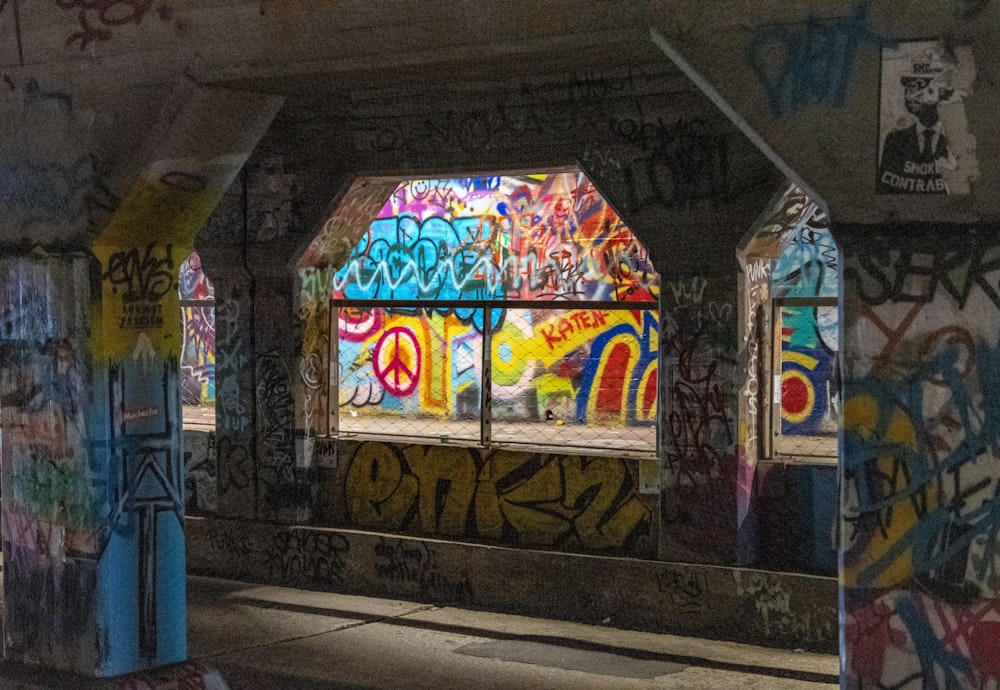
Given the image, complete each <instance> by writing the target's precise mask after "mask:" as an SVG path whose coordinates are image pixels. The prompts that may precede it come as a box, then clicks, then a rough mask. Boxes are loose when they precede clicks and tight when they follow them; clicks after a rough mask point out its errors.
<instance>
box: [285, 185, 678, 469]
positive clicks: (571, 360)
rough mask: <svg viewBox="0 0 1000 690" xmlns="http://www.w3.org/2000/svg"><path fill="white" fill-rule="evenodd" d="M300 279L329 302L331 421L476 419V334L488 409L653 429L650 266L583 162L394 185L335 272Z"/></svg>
mask: <svg viewBox="0 0 1000 690" xmlns="http://www.w3.org/2000/svg"><path fill="white" fill-rule="evenodd" d="M300 275H301V283H302V291H303V298H304V299H303V300H302V301H303V303H304V304H305V305H309V304H311V303H313V302H314V301H316V300H318V299H320V298H321V296H322V295H324V294H326V295H329V296H331V297H333V298H334V299H336V300H342V302H340V304H341V305H342V306H340V308H339V310H338V316H337V320H336V326H337V334H338V343H337V350H338V353H339V369H340V372H339V374H340V376H339V398H340V399H339V404H340V407H341V419H342V420H343V421H342V423H343V424H347V425H351V424H352V423H354V420H355V419H356V418H365V417H368V418H371V417H375V416H383V417H384V416H387V415H388V416H407V415H409V416H413V415H421V416H430V417H436V418H438V419H440V420H442V421H449V422H454V421H457V420H476V419H478V417H479V415H480V414H481V411H482V407H481V404H482V399H483V393H484V391H483V390H482V386H483V383H482V382H483V380H484V372H483V342H484V340H483V334H484V331H486V330H489V331H490V336H491V351H490V352H489V353H487V354H488V355H489V356H488V357H487V360H488V362H489V367H490V370H491V372H490V373H491V376H492V378H491V380H492V386H491V390H490V391H488V394H489V395H490V397H491V402H492V408H493V413H494V415H495V419H496V420H498V421H500V422H510V423H514V422H527V421H539V420H543V421H544V420H555V419H558V420H559V421H560V422H561V423H563V422H564V423H566V424H591V425H592V424H606V425H611V426H617V425H621V426H633V427H647V428H649V429H652V428H653V427H654V426H655V419H656V401H657V385H658V384H657V379H658V376H657V355H658V351H659V316H658V312H657V310H656V299H657V297H658V295H659V289H660V288H659V276H658V275H657V273H656V272H655V270H654V269H653V267H652V264H651V262H650V260H649V257H648V254H647V252H646V249H645V248H644V247H643V246H642V245H641V244H640V243H639V242H638V240H637V239H636V238H635V237H634V235H632V233H631V231H630V230H629V229H628V228H627V227H626V226H625V225H624V223H623V222H622V220H621V218H620V217H618V215H617V214H615V212H614V211H613V210H612V209H611V208H610V206H609V205H608V204H607V203H606V202H605V201H604V199H603V198H602V197H601V196H600V195H599V194H598V192H597V190H596V188H594V186H593V185H592V184H591V183H590V181H589V180H588V179H587V178H586V177H585V176H584V175H583V174H582V173H579V172H575V173H554V174H541V175H533V176H526V177H518V178H514V177H490V178H468V179H452V180H414V181H409V182H404V183H402V184H399V185H398V186H397V187H396V188H395V190H394V191H393V192H392V193H391V195H389V197H388V200H387V201H385V202H384V204H383V205H382V207H381V210H380V211H379V212H378V213H377V215H376V217H375V218H374V219H373V220H371V222H370V224H369V226H368V229H367V231H366V232H364V233H363V234H362V235H361V236H360V238H359V239H358V240H357V242H356V244H355V245H354V247H353V249H352V250H351V253H350V254H349V255H348V256H347V257H346V259H345V260H344V262H343V264H342V265H341V267H340V268H339V269H337V270H336V271H331V270H322V271H321V270H319V269H316V268H312V267H308V268H304V269H302V270H301V274H300ZM307 297H308V299H306V298H307ZM364 300H391V301H399V302H400V305H399V306H387V305H385V304H384V303H381V304H379V305H378V306H372V305H367V304H366V303H365V302H364ZM413 300H426V301H433V302H434V303H433V304H432V305H430V306H426V305H425V306H420V307H414V306H412V305H406V304H404V303H405V302H408V301H409V302H411V301H413ZM513 301H531V302H535V303H543V304H546V307H547V306H548V305H549V304H551V303H553V302H558V303H559V305H558V306H562V304H564V303H567V302H569V303H572V302H579V301H585V302H588V303H589V304H588V305H587V306H586V308H581V309H570V308H560V309H556V308H555V307H556V306H557V305H556V304H551V307H553V308H551V309H549V308H546V307H542V306H539V307H536V308H524V307H523V306H522V305H512V306H510V307H506V306H505V305H506V303H509V302H513ZM473 302H476V303H475V304H474V303H473ZM595 302H601V303H610V304H613V303H628V304H629V305H630V306H631V305H634V307H635V308H634V309H631V308H630V309H627V310H617V309H611V308H604V309H602V308H596V305H594V303H595ZM484 303H488V304H489V305H490V306H489V308H486V307H484ZM494 304H495V305H496V306H492V305H494ZM568 306H570V305H567V307H568ZM310 311H312V309H310ZM487 320H488V321H487ZM307 331H308V329H307ZM317 357H319V355H317ZM619 381H624V382H625V384H624V385H622V384H621V383H618V382H619ZM467 431H468V433H469V434H478V429H477V427H475V426H474V425H469V426H468V430H467ZM460 433H461V432H460ZM654 446H655V441H653V439H652V437H650V440H649V443H648V449H649V450H652V448H653V447H654Z"/></svg>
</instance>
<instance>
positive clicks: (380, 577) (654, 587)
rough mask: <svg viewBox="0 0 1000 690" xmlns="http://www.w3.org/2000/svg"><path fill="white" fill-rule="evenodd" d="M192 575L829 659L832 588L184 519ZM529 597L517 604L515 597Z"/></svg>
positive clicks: (809, 581)
mask: <svg viewBox="0 0 1000 690" xmlns="http://www.w3.org/2000/svg"><path fill="white" fill-rule="evenodd" d="M188 558H189V563H190V567H191V568H192V570H193V571H195V572H199V573H206V574H212V575H217V576H223V577H230V578H236V579H243V580H248V581H251V582H261V583H271V584H282V585H291V586H298V587H307V588H315V589H324V590H330V591H337V592H347V593H364V594H376V595H384V596H388V597H393V598H403V599H410V600H415V601H421V602H428V603H433V604H438V605H455V606H468V607H474V608H477V607H481V608H485V609H489V610H494V611H504V612H509V613H515V614H521V615H529V616H540V617H550V618H561V619H566V620H575V621H581V622H586V623H591V624H597V625H610V626H612V627H620V628H624V629H636V630H649V631H659V632H671V633H678V634H687V635H695V636H705V637H713V638H716V639H725V640H733V641H739V642H744V643H750V644H761V645H769V646H780V647H788V648H801V649H807V650H810V651H817V652H824V653H831V652H834V651H835V650H836V648H837V606H836V602H835V590H836V580H833V579H829V578H816V577H806V576H799V575H789V574H781V573H769V572H762V571H755V570H745V569H739V568H723V567H713V566H692V565H683V564H678V563H656V562H652V561H643V560H636V559H628V558H597V557H593V556H584V555H572V554H567V553H561V552H543V551H537V550H524V549H506V548H500V547H490V546H476V545H471V544H463V543H459V542H451V541H441V540H432V539H422V538H413V537H398V536H393V535H386V534H378V533H372V532H361V531H354V530H340V529H320V528H310V527H301V526H297V527H283V526H280V525H268V524H264V523H260V522H253V523H247V522H243V521H233V520H222V519H214V518H193V517H192V518H188ZM528 591H530V592H531V595H530V596H523V593H524V592H528Z"/></svg>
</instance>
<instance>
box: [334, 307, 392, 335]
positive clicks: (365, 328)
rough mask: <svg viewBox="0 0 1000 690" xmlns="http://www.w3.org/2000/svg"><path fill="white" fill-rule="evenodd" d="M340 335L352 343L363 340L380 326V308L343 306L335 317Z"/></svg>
mask: <svg viewBox="0 0 1000 690" xmlns="http://www.w3.org/2000/svg"><path fill="white" fill-rule="evenodd" d="M337 326H338V329H339V331H338V332H339V334H340V337H341V338H343V339H344V340H349V341H351V342H354V343H360V342H364V341H365V340H366V339H367V338H368V336H370V335H371V334H372V333H375V332H376V331H378V330H379V329H381V328H382V310H381V309H365V308H363V307H344V308H342V309H341V310H340V316H338V317H337Z"/></svg>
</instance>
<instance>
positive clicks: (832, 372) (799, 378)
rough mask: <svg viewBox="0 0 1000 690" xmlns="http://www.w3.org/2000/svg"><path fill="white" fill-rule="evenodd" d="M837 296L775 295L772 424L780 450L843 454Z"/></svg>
mask: <svg viewBox="0 0 1000 690" xmlns="http://www.w3.org/2000/svg"><path fill="white" fill-rule="evenodd" d="M836 304H837V303H836V298H786V299H783V300H782V299H779V300H775V344H774V352H775V355H776V362H775V370H776V371H775V379H776V380H775V385H774V397H775V400H774V402H775V405H773V411H774V417H775V418H774V419H773V422H772V428H773V430H774V435H775V451H776V452H777V453H778V454H779V455H789V456H798V457H809V458H828V459H830V460H832V461H833V460H836V458H837V434H838V429H839V427H840V400H839V393H838V391H839V380H838V371H839V364H838V353H839V349H840V344H839V341H838V331H837V320H838V308H837V306H836Z"/></svg>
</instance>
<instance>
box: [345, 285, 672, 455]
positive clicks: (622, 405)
mask: <svg viewBox="0 0 1000 690" xmlns="http://www.w3.org/2000/svg"><path fill="white" fill-rule="evenodd" d="M331 306H332V309H331V312H332V313H333V314H334V315H335V317H334V318H332V319H331V329H332V331H333V332H332V333H331V335H332V338H331V340H332V342H333V345H334V346H333V347H332V348H331V355H332V357H331V361H332V362H336V366H337V371H336V376H335V377H332V379H331V397H330V399H331V400H333V401H337V404H336V405H335V406H334V408H335V409H333V410H331V435H334V436H337V437H340V438H375V437H389V438H393V439H399V440H415V441H418V442H421V443H454V444H457V445H477V446H484V447H491V446H492V447H511V448H521V449H528V448H530V449H531V450H539V449H552V450H555V451H557V452H577V453H579V452H586V453H587V454H590V455H616V456H621V457H624V456H636V457H647V456H655V453H656V433H657V432H656V418H657V415H656V408H657V395H658V382H657V377H658V352H659V342H658V335H659V313H658V305H657V303H656V302H648V301H647V302H626V303H614V302H584V301H524V302H518V301H511V300H507V301H502V302H501V301H496V302H483V301H476V302H472V301H469V300H465V301H461V300H458V301H419V300H418V301H414V302H408V303H402V302H389V301H378V300H333V302H332V303H331Z"/></svg>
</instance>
